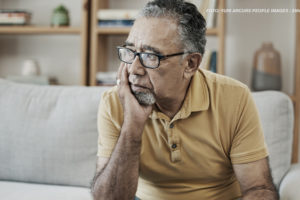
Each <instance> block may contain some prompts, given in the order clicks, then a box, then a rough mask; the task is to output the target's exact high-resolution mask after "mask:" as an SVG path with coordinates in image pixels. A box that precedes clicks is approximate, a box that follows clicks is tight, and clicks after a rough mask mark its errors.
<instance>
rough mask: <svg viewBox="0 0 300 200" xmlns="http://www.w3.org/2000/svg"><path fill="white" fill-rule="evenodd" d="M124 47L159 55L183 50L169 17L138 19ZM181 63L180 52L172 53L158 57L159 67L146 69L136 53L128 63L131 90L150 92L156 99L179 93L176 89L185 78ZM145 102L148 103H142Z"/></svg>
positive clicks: (159, 100)
mask: <svg viewBox="0 0 300 200" xmlns="http://www.w3.org/2000/svg"><path fill="white" fill-rule="evenodd" d="M126 47H128V48H130V49H132V50H134V51H137V52H149V53H157V54H161V55H167V54H174V53H178V52H182V51H183V48H182V45H181V42H180V38H179V35H178V31H177V24H176V23H175V22H174V21H173V20H171V19H168V18H139V19H137V20H136V21H135V23H134V25H133V27H132V29H131V31H130V34H129V36H128V39H127V41H126ZM182 62H183V58H182V56H181V55H179V56H174V57H170V58H168V59H165V60H161V61H160V65H159V67H158V68H155V69H149V68H144V67H143V65H142V64H141V62H140V60H139V58H138V56H136V58H135V60H134V61H133V63H132V64H130V65H128V72H129V82H130V87H131V90H132V92H133V93H142V94H143V93H144V94H151V93H152V94H153V95H154V96H155V98H156V100H157V101H158V102H164V101H167V100H169V99H170V100H171V99H174V97H176V95H178V94H176V92H178V88H180V86H181V85H182V84H181V83H182V79H183V78H184V76H183V75H184V66H183V64H182ZM138 99H139V98H138ZM146 99H147V97H146ZM150 100H151V99H150ZM140 103H141V102H140ZM152 103H154V102H152ZM144 104H148V103H147V102H144ZM149 104H151V102H150V103H149Z"/></svg>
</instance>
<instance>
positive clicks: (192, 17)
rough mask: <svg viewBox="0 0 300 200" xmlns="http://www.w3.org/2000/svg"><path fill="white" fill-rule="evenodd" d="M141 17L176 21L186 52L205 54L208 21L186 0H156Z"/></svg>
mask: <svg viewBox="0 0 300 200" xmlns="http://www.w3.org/2000/svg"><path fill="white" fill-rule="evenodd" d="M139 17H169V18H172V19H174V20H175V21H176V22H177V24H178V34H179V37H180V39H181V42H182V44H183V47H184V50H185V51H186V52H199V53H201V54H202V55H203V54H204V51H205V45H206V37H205V32H206V21H205V19H204V17H203V16H202V15H201V13H200V12H199V11H198V9H197V7H196V6H195V5H194V4H192V3H189V2H185V1H184V0H154V1H150V2H148V3H147V4H146V6H145V7H144V8H143V10H142V11H141V13H140V15H139Z"/></svg>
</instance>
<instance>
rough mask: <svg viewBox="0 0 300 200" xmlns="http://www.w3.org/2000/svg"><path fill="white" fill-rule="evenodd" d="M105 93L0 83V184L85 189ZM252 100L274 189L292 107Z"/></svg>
mask: <svg viewBox="0 0 300 200" xmlns="http://www.w3.org/2000/svg"><path fill="white" fill-rule="evenodd" d="M106 89H108V88H107V87H80V86H77V87H76V86H72V87H70V86H51V87H50V86H35V85H23V84H17V83H12V82H8V81H5V80H1V79H0V162H1V164H0V180H13V181H25V182H37V183H49V184H62V185H76V186H89V184H90V181H91V179H92V177H93V175H94V172H95V167H96V152H97V138H98V134H97V109H98V104H99V100H100V96H101V93H102V92H103V91H104V90H106ZM253 97H254V100H255V102H256V105H257V108H258V111H259V114H260V118H261V122H262V126H263V130H264V134H265V139H266V143H267V145H268V149H269V153H270V165H271V169H272V174H273V178H274V182H275V184H276V185H277V186H278V185H279V183H280V180H281V179H282V177H283V176H284V174H285V173H286V172H287V170H288V169H289V167H290V163H291V151H292V139H293V120H294V119H293V116H294V115H293V105H292V103H291V100H290V99H289V97H288V96H286V95H285V94H283V93H280V92H275V91H266V92H257V93H253Z"/></svg>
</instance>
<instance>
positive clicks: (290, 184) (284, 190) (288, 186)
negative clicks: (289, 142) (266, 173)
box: [279, 163, 300, 200]
mask: <svg viewBox="0 0 300 200" xmlns="http://www.w3.org/2000/svg"><path fill="white" fill-rule="evenodd" d="M299 185H300V163H298V164H294V165H292V166H291V168H290V170H289V171H288V173H287V174H286V175H285V176H284V178H283V179H282V181H281V183H280V186H279V194H280V200H297V199H299V197H300V189H299Z"/></svg>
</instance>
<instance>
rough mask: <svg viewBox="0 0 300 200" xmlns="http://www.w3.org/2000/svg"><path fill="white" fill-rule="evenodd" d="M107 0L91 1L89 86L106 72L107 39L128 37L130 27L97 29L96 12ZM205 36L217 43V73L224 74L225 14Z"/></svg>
mask: <svg viewBox="0 0 300 200" xmlns="http://www.w3.org/2000/svg"><path fill="white" fill-rule="evenodd" d="M108 3H109V2H108V0H92V6H91V7H92V11H91V12H92V15H91V16H92V19H91V49H90V52H91V65H90V79H89V84H90V85H91V86H96V85H97V81H96V74H97V72H99V71H106V70H107V66H108V63H107V37H109V36H112V35H124V36H126V35H128V34H129V31H130V27H99V26H98V20H97V12H98V10H99V9H101V8H102V9H103V8H108ZM218 8H219V9H223V8H225V0H219V1H218ZM206 34H207V36H215V37H217V38H218V39H219V41H218V58H217V59H218V60H217V63H218V66H217V72H218V73H220V74H224V48H225V14H224V13H223V12H220V13H219V14H218V24H217V27H216V28H213V29H208V30H207V32H206Z"/></svg>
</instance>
